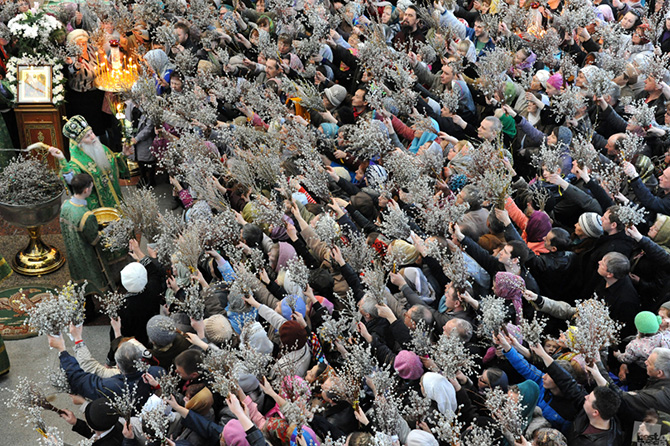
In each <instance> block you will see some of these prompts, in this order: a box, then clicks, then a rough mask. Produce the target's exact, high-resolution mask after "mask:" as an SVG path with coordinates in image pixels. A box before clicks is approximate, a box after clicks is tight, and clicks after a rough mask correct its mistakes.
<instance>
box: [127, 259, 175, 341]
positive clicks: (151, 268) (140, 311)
mask: <svg viewBox="0 0 670 446" xmlns="http://www.w3.org/2000/svg"><path fill="white" fill-rule="evenodd" d="M140 263H142V265H144V267H145V268H146V269H147V279H148V282H147V285H146V286H145V287H144V290H142V291H141V292H140V293H136V294H135V293H130V294H128V295H127V296H126V301H125V303H124V305H123V308H122V309H121V310H120V311H119V317H120V318H121V334H122V335H123V336H134V337H135V339H137V340H138V341H140V342H141V343H142V344H144V345H145V346H148V345H149V338H148V336H147V322H149V319H151V318H152V317H153V316H155V315H157V314H159V313H160V307H161V304H162V303H163V292H164V291H165V278H164V275H163V273H162V272H161V268H160V266H159V265H158V262H157V261H156V260H154V259H151V258H149V257H145V258H143V259H142V261H141V262H140Z"/></svg>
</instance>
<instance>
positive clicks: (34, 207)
mask: <svg viewBox="0 0 670 446" xmlns="http://www.w3.org/2000/svg"><path fill="white" fill-rule="evenodd" d="M64 193H65V191H63V192H61V193H60V194H58V195H57V196H55V197H54V198H52V199H50V200H48V201H44V202H42V203H36V204H29V205H15V204H6V203H0V216H1V217H2V218H4V219H5V220H7V222H8V223H10V224H12V225H14V226H20V227H22V228H32V227H35V226H42V225H44V224H47V223H49V222H50V221H51V220H53V219H54V218H56V217H58V216H59V215H60V206H61V201H62V197H63V194H64Z"/></svg>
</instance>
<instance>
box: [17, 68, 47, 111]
mask: <svg viewBox="0 0 670 446" xmlns="http://www.w3.org/2000/svg"><path fill="white" fill-rule="evenodd" d="M51 70H52V67H51V65H18V66H17V71H18V72H17V76H16V78H17V79H18V88H17V89H16V90H17V103H19V104H50V103H51V89H52V84H51V82H52V77H51Z"/></svg>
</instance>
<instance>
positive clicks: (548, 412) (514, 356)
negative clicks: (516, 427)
mask: <svg viewBox="0 0 670 446" xmlns="http://www.w3.org/2000/svg"><path fill="white" fill-rule="evenodd" d="M504 353H505V357H506V358H507V360H508V361H509V362H510V364H512V367H514V369H515V370H516V371H517V372H519V374H520V375H521V376H523V377H524V378H526V379H530V380H532V381H535V382H536V383H537V385H538V386H540V398H539V400H538V402H537V406H538V407H539V408H540V409H542V416H543V417H544V418H546V419H547V421H549V422H550V423H551V427H553V428H555V429H559V430H560V431H561V432H564V433H566V432H568V430H569V428H570V426H571V424H572V423H571V422H570V421H568V420H566V419H565V418H563V417H562V416H561V415H560V414H559V413H558V412H556V410H555V409H554V408H553V407H551V406H552V403H554V404H555V403H557V402H561V403H562V401H560V400H561V398H560V397H557V396H555V395H553V394H552V393H551V392H547V391H546V389H545V388H544V386H543V384H542V375H544V373H543V372H542V371H541V370H540V369H538V368H537V367H535V366H534V365H532V364H530V363H529V362H528V361H527V360H526V358H524V357H523V356H521V354H519V352H517V351H516V350H515V349H514V348H511V349H510V350H509V351H508V352H504ZM570 404H571V403H570Z"/></svg>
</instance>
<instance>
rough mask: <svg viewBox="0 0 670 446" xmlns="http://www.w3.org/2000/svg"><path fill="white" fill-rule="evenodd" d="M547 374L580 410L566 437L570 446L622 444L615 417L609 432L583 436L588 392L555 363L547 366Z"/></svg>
mask: <svg viewBox="0 0 670 446" xmlns="http://www.w3.org/2000/svg"><path fill="white" fill-rule="evenodd" d="M547 373H549V376H551V378H552V379H553V380H554V382H555V383H556V385H557V386H558V388H559V389H561V392H563V394H564V395H565V397H566V398H569V399H571V400H572V403H573V404H574V405H575V406H576V407H580V408H581V409H580V411H579V412H578V413H577V416H576V417H575V420H574V422H573V423H572V429H570V430H569V431H568V433H567V435H566V437H567V440H568V444H569V445H570V446H619V445H621V444H622V440H623V439H622V437H623V435H622V433H621V429H620V428H619V420H618V419H617V417H616V416H614V417H612V419H611V420H610V428H609V430H607V431H604V432H599V433H594V434H584V431H585V430H586V429H587V428H588V427H589V418H588V416H587V415H586V412H584V398H586V396H587V395H588V394H589V392H587V391H586V390H585V389H584V388H583V387H582V386H581V385H579V384H577V382H576V381H575V380H574V379H573V378H572V376H570V374H569V373H568V372H566V371H565V370H563V368H562V367H561V366H559V365H558V364H556V363H555V362H554V363H552V364H551V365H550V366H549V368H548V369H547Z"/></svg>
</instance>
